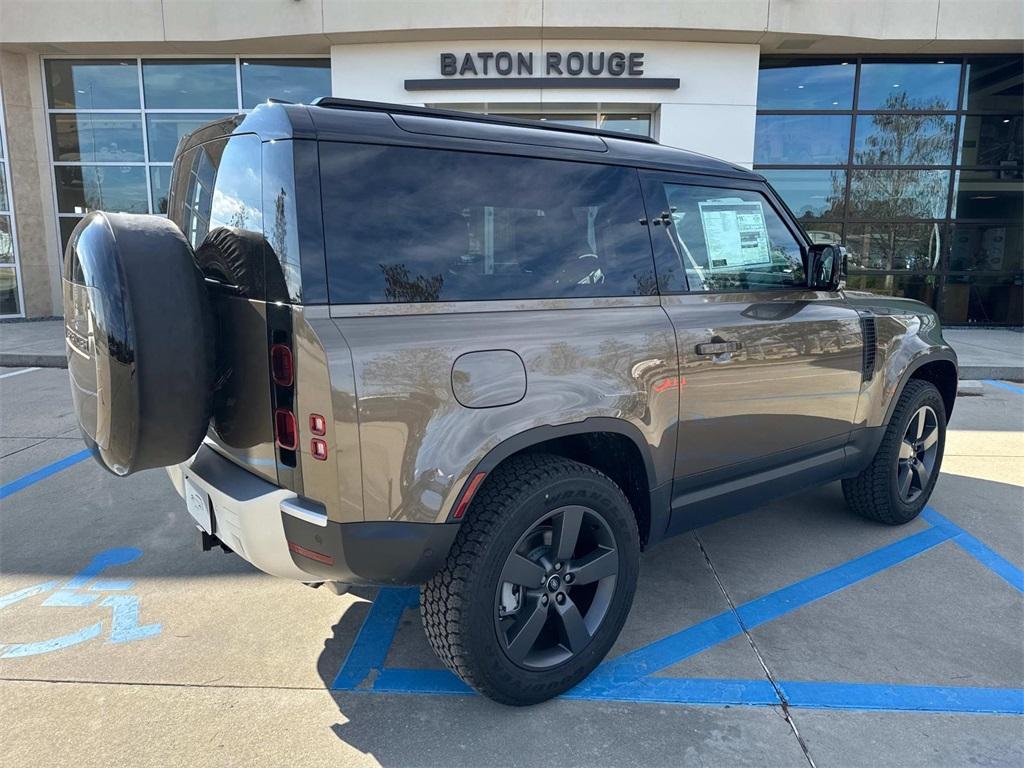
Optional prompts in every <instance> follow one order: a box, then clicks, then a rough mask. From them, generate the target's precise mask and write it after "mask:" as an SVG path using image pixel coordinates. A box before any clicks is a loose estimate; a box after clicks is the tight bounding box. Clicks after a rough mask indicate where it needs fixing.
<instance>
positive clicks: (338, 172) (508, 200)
mask: <svg viewBox="0 0 1024 768" xmlns="http://www.w3.org/2000/svg"><path fill="white" fill-rule="evenodd" d="M320 169H321V187H322V190H323V206H324V235H325V238H324V239H325V243H326V250H327V270H328V287H329V295H330V300H331V302H332V303H336V304H358V303H383V302H433V301H473V300H488V299H546V298H573V297H598V296H634V295H642V294H650V293H654V292H655V280H654V265H653V259H652V255H651V249H650V240H649V238H648V235H647V230H646V228H645V227H643V226H642V225H641V223H640V220H641V219H642V218H643V217H644V209H643V202H642V197H641V194H640V185H639V179H638V177H637V173H636V171H635V170H632V169H627V168H615V167H610V166H602V165H591V164H587V163H574V162H566V161H556V160H538V159H532V158H530V159H527V158H518V157H509V156H500V155H486V154H477V153H470V152H451V151H445V150H432V149H416V148H405V147H380V146H364V145H354V144H342V143H326V142H325V143H322V144H321V145H320Z"/></svg>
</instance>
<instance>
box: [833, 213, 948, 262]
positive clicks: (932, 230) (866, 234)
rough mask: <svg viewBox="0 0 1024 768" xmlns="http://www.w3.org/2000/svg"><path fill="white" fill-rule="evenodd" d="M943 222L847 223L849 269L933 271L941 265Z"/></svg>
mask: <svg viewBox="0 0 1024 768" xmlns="http://www.w3.org/2000/svg"><path fill="white" fill-rule="evenodd" d="M944 227H945V225H944V224H938V223H932V224H848V225H847V226H846V248H847V251H848V253H849V265H850V269H851V270H853V269H879V270H909V271H913V272H935V271H937V270H938V269H939V267H940V262H941V258H942V247H943V234H944V232H945V229H944Z"/></svg>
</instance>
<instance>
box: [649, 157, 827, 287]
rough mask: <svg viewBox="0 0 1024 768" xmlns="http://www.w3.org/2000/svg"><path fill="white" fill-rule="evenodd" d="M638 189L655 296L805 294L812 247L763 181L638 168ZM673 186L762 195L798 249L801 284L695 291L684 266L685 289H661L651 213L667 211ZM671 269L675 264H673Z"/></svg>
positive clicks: (659, 257) (659, 251) (659, 252)
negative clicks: (667, 192)
mask: <svg viewBox="0 0 1024 768" xmlns="http://www.w3.org/2000/svg"><path fill="white" fill-rule="evenodd" d="M638 171H639V173H640V186H641V188H642V190H643V195H644V206H645V208H646V209H647V221H648V225H647V231H648V233H649V234H650V237H651V250H652V251H653V253H654V268H655V274H656V275H659V277H658V281H657V282H658V293H659V295H661V296H690V295H696V296H710V295H729V294H744V293H746V294H749V293H791V292H793V291H801V290H803V291H806V290H810V288H808V286H807V284H806V279H807V277H806V276H807V254H808V251H809V249H810V246H811V240H810V238H809V237H808V236H807V233H806V232H805V231H804V229H803V227H802V226H801V225H800V223H799V221H797V219H796V217H795V216H794V215H793V213H792V211H790V210H789V208H788V207H787V206H786V204H785V202H783V200H782V199H781V198H780V197H779V196H778V195H776V194H775V190H774V189H772V187H771V185H770V184H768V183H767V182H764V181H759V180H756V179H728V178H724V177H721V176H702V175H700V174H693V173H677V172H673V171H652V170H649V169H644V168H640V169H638ZM666 184H674V185H678V186H686V187H712V188H715V189H723V190H727V191H728V190H741V191H744V192H754V193H756V194H759V195H761V197H762V198H764V200H765V202H766V203H767V205H768V207H769V209H771V210H772V212H774V213H775V215H776V216H778V217H779V220H780V221H781V222H782V223H783V225H784V226H785V227H786V229H787V230H788V231H789V233H790V235H792V237H793V240H794V241H795V242H796V244H797V246H799V248H800V258H801V259H802V260H803V264H804V280H805V283H804V285H802V286H800V285H777V286H773V285H768V284H765V285H764V286H758V287H757V288H738V289H735V290H715V291H707V290H696V289H694V288H693V287H692V286H691V285H690V278H689V276H688V275H687V274H686V269H685V267H684V268H683V270H682V279H683V283H684V284H685V285H686V289H685V290H678V289H674V290H669V289H664V288H662V287H661V278H660V270H659V266H662V267H664V261H665V258H664V253H665V249H664V246H659V245H657V244H656V242H655V240H656V239H660V238H656V236H655V230H656V229H658V228H659V227H660V226H661V225H658V226H657V227H656V226H655V225H654V221H655V219H657V218H658V214H655V213H654V211H657V210H661V211H662V212H666V211H668V208H669V205H668V197H667V196H666V195H665V185H666ZM673 266H674V265H673Z"/></svg>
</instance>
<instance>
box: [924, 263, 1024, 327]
mask: <svg viewBox="0 0 1024 768" xmlns="http://www.w3.org/2000/svg"><path fill="white" fill-rule="evenodd" d="M1022 299H1024V285H1022V282H1021V276H1020V274H1019V273H1018V274H1016V275H949V276H948V277H946V279H945V284H944V286H943V290H942V322H944V323H947V324H949V325H956V324H964V323H979V324H999V325H1021V324H1024V307H1022V306H1021V304H1022Z"/></svg>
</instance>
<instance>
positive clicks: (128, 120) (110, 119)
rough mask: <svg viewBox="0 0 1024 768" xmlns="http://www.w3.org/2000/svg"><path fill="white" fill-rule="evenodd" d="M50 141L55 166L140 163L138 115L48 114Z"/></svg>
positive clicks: (139, 119)
mask: <svg viewBox="0 0 1024 768" xmlns="http://www.w3.org/2000/svg"><path fill="white" fill-rule="evenodd" d="M50 137H51V139H52V140H53V159H54V160H56V161H57V162H72V163H75V162H86V163H92V162H141V161H143V160H145V155H144V154H143V151H142V119H141V118H140V117H139V116H138V115H119V114H106V115H104V114H95V113H79V114H75V115H70V114H51V115H50Z"/></svg>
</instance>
